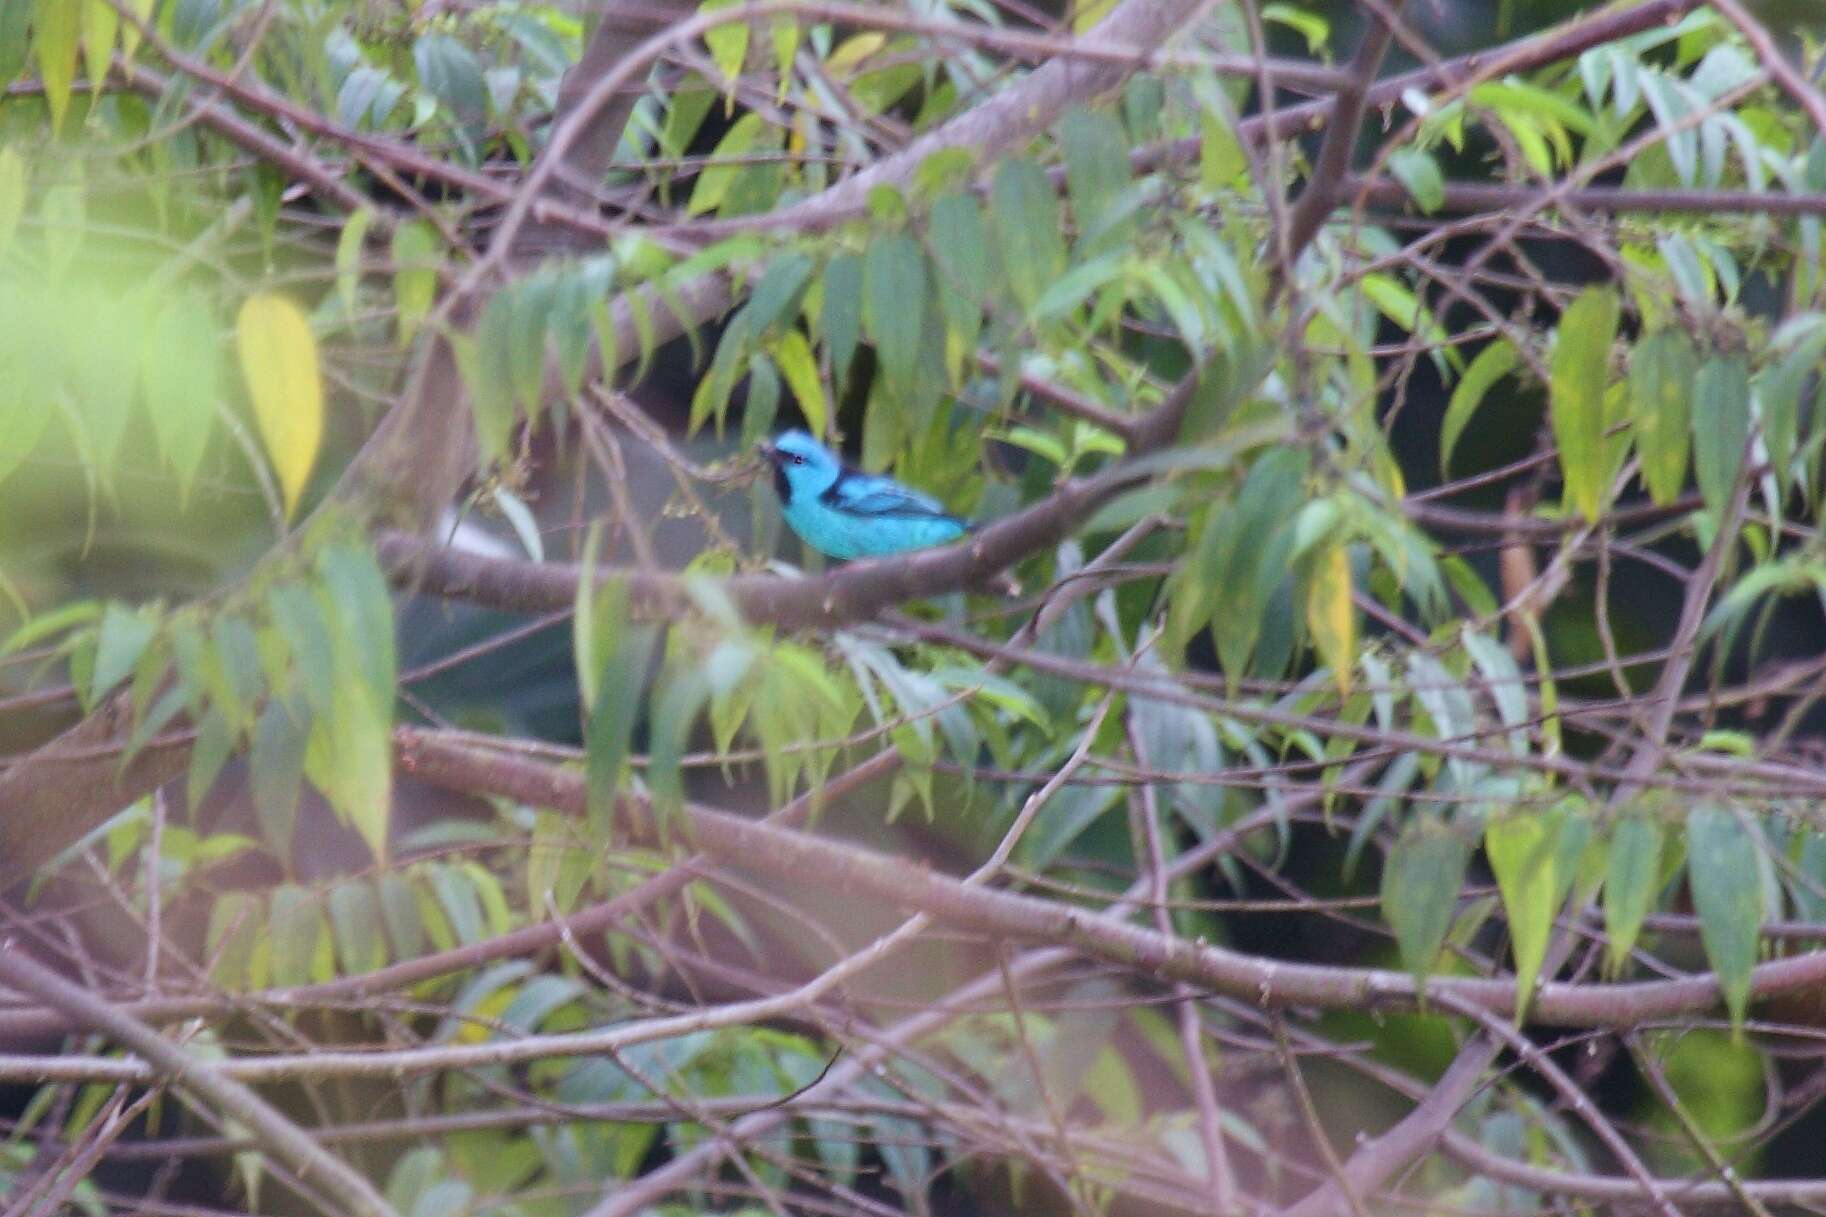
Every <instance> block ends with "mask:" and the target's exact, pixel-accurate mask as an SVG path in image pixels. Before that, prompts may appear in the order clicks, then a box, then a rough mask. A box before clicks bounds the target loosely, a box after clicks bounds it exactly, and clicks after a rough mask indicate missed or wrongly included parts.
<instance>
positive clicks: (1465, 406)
mask: <svg viewBox="0 0 1826 1217" xmlns="http://www.w3.org/2000/svg"><path fill="white" fill-rule="evenodd" d="M1520 359H1521V356H1520V355H1519V354H1518V353H1517V351H1516V349H1515V344H1514V343H1512V342H1510V341H1509V340H1508V339H1507V338H1498V339H1497V340H1496V341H1495V342H1492V343H1491V344H1490V345H1489V346H1487V347H1485V348H1484V349H1483V350H1481V351H1479V352H1478V353H1477V358H1475V359H1473V360H1472V361H1471V363H1470V366H1469V367H1467V368H1466V369H1465V374H1464V375H1463V376H1461V377H1459V378H1458V384H1457V385H1455V386H1454V387H1453V389H1452V399H1451V401H1450V402H1448V403H1447V405H1446V416H1445V418H1444V420H1443V421H1442V422H1441V423H1440V424H1439V472H1440V473H1441V475H1445V476H1449V474H1450V469H1449V467H1450V466H1451V464H1452V452H1453V450H1454V449H1456V448H1457V447H1458V440H1459V437H1460V436H1462V435H1463V434H1464V431H1465V427H1466V426H1467V425H1469V424H1470V422H1471V417H1472V415H1474V414H1476V413H1477V408H1478V407H1479V406H1481V405H1483V403H1484V398H1485V397H1487V396H1488V395H1489V393H1490V390H1491V389H1492V388H1493V387H1494V386H1495V385H1496V383H1497V382H1498V381H1500V380H1501V379H1502V378H1503V377H1505V376H1507V375H1509V373H1510V372H1513V371H1514V370H1515V365H1516V364H1517V363H1518V362H1519V361H1520Z"/></svg>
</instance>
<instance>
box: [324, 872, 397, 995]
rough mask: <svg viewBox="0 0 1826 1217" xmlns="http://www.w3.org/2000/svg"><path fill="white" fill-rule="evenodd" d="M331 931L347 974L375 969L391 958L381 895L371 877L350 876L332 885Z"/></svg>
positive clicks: (337, 954)
mask: <svg viewBox="0 0 1826 1217" xmlns="http://www.w3.org/2000/svg"><path fill="white" fill-rule="evenodd" d="M330 931H331V933H332V934H333V935H334V936H335V939H336V957H337V959H339V960H340V961H341V963H342V972H343V975H345V976H354V975H358V974H359V973H362V972H372V971H373V970H374V969H376V968H378V967H380V966H381V965H382V964H383V963H385V962H386V961H387V947H386V943H385V941H384V940H383V939H382V937H381V906H380V898H379V896H378V895H377V893H376V892H375V890H374V885H373V884H372V883H370V882H368V881H367V880H365V879H347V880H344V881H343V882H341V883H338V884H337V885H336V886H335V887H333V888H331V889H330Z"/></svg>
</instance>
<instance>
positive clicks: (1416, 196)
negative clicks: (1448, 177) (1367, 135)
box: [1388, 148, 1446, 215]
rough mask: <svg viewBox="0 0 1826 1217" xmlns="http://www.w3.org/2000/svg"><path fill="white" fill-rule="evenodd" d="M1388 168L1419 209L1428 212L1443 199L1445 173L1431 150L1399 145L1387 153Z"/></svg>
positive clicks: (1441, 203)
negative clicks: (1398, 147) (1425, 150)
mask: <svg viewBox="0 0 1826 1217" xmlns="http://www.w3.org/2000/svg"><path fill="white" fill-rule="evenodd" d="M1388 165H1389V172H1390V173H1391V174H1393V175H1394V178H1395V180H1396V181H1397V182H1400V183H1401V185H1402V188H1403V189H1405V190H1406V191H1407V192H1408V195H1409V197H1411V198H1412V199H1413V200H1414V202H1415V203H1417V204H1418V205H1419V207H1420V210H1422V211H1424V212H1426V213H1427V214H1429V215H1431V214H1432V213H1433V212H1435V211H1438V210H1439V209H1440V207H1441V206H1442V205H1443V204H1444V203H1445V201H1446V181H1445V175H1444V174H1442V173H1441V172H1440V171H1439V162H1438V161H1436V160H1434V159H1433V156H1432V154H1431V153H1428V152H1423V151H1421V150H1420V149H1419V148H1401V149H1398V150H1397V151H1395V152H1393V153H1391V154H1390V155H1389V160H1388Z"/></svg>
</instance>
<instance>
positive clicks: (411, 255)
mask: <svg viewBox="0 0 1826 1217" xmlns="http://www.w3.org/2000/svg"><path fill="white" fill-rule="evenodd" d="M392 255H393V307H394V311H395V313H396V314H397V324H398V327H399V330H398V332H399V344H400V345H401V346H402V347H403V346H408V345H410V344H411V342H412V337H413V335H414V334H416V333H418V327H419V323H420V322H422V321H423V320H424V319H425V317H426V316H427V315H428V314H429V313H430V312H431V300H432V297H433V296H434V295H435V294H436V293H437V234H436V233H435V232H433V231H432V228H431V225H430V224H428V223H426V222H425V221H424V220H408V221H407V222H406V223H404V224H401V225H400V226H399V227H398V228H395V229H394V230H393V245H392Z"/></svg>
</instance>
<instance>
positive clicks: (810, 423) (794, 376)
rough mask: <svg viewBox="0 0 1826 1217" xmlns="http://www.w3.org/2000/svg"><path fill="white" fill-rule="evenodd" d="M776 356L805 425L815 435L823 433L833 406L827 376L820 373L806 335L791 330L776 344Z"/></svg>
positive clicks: (774, 353) (775, 360)
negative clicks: (828, 397) (826, 393)
mask: <svg viewBox="0 0 1826 1217" xmlns="http://www.w3.org/2000/svg"><path fill="white" fill-rule="evenodd" d="M773 357H774V362H775V363H776V364H778V365H779V367H780V371H781V373H782V374H783V375H785V377H786V383H787V384H788V385H789V386H791V388H792V391H793V397H794V398H796V399H797V400H798V402H799V412H800V413H801V414H803V415H805V425H806V426H807V427H808V428H810V430H811V433H812V434H813V435H823V434H824V428H825V423H826V420H827V419H828V418H829V416H830V405H829V403H828V402H827V401H826V399H825V396H824V378H823V377H822V376H819V375H818V363H817V360H816V359H814V358H813V357H812V349H811V346H810V345H809V344H807V342H806V341H805V335H804V334H801V333H800V332H799V331H798V330H787V331H786V332H785V333H784V334H782V335H780V341H779V342H777V343H775V344H774V347H773Z"/></svg>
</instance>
